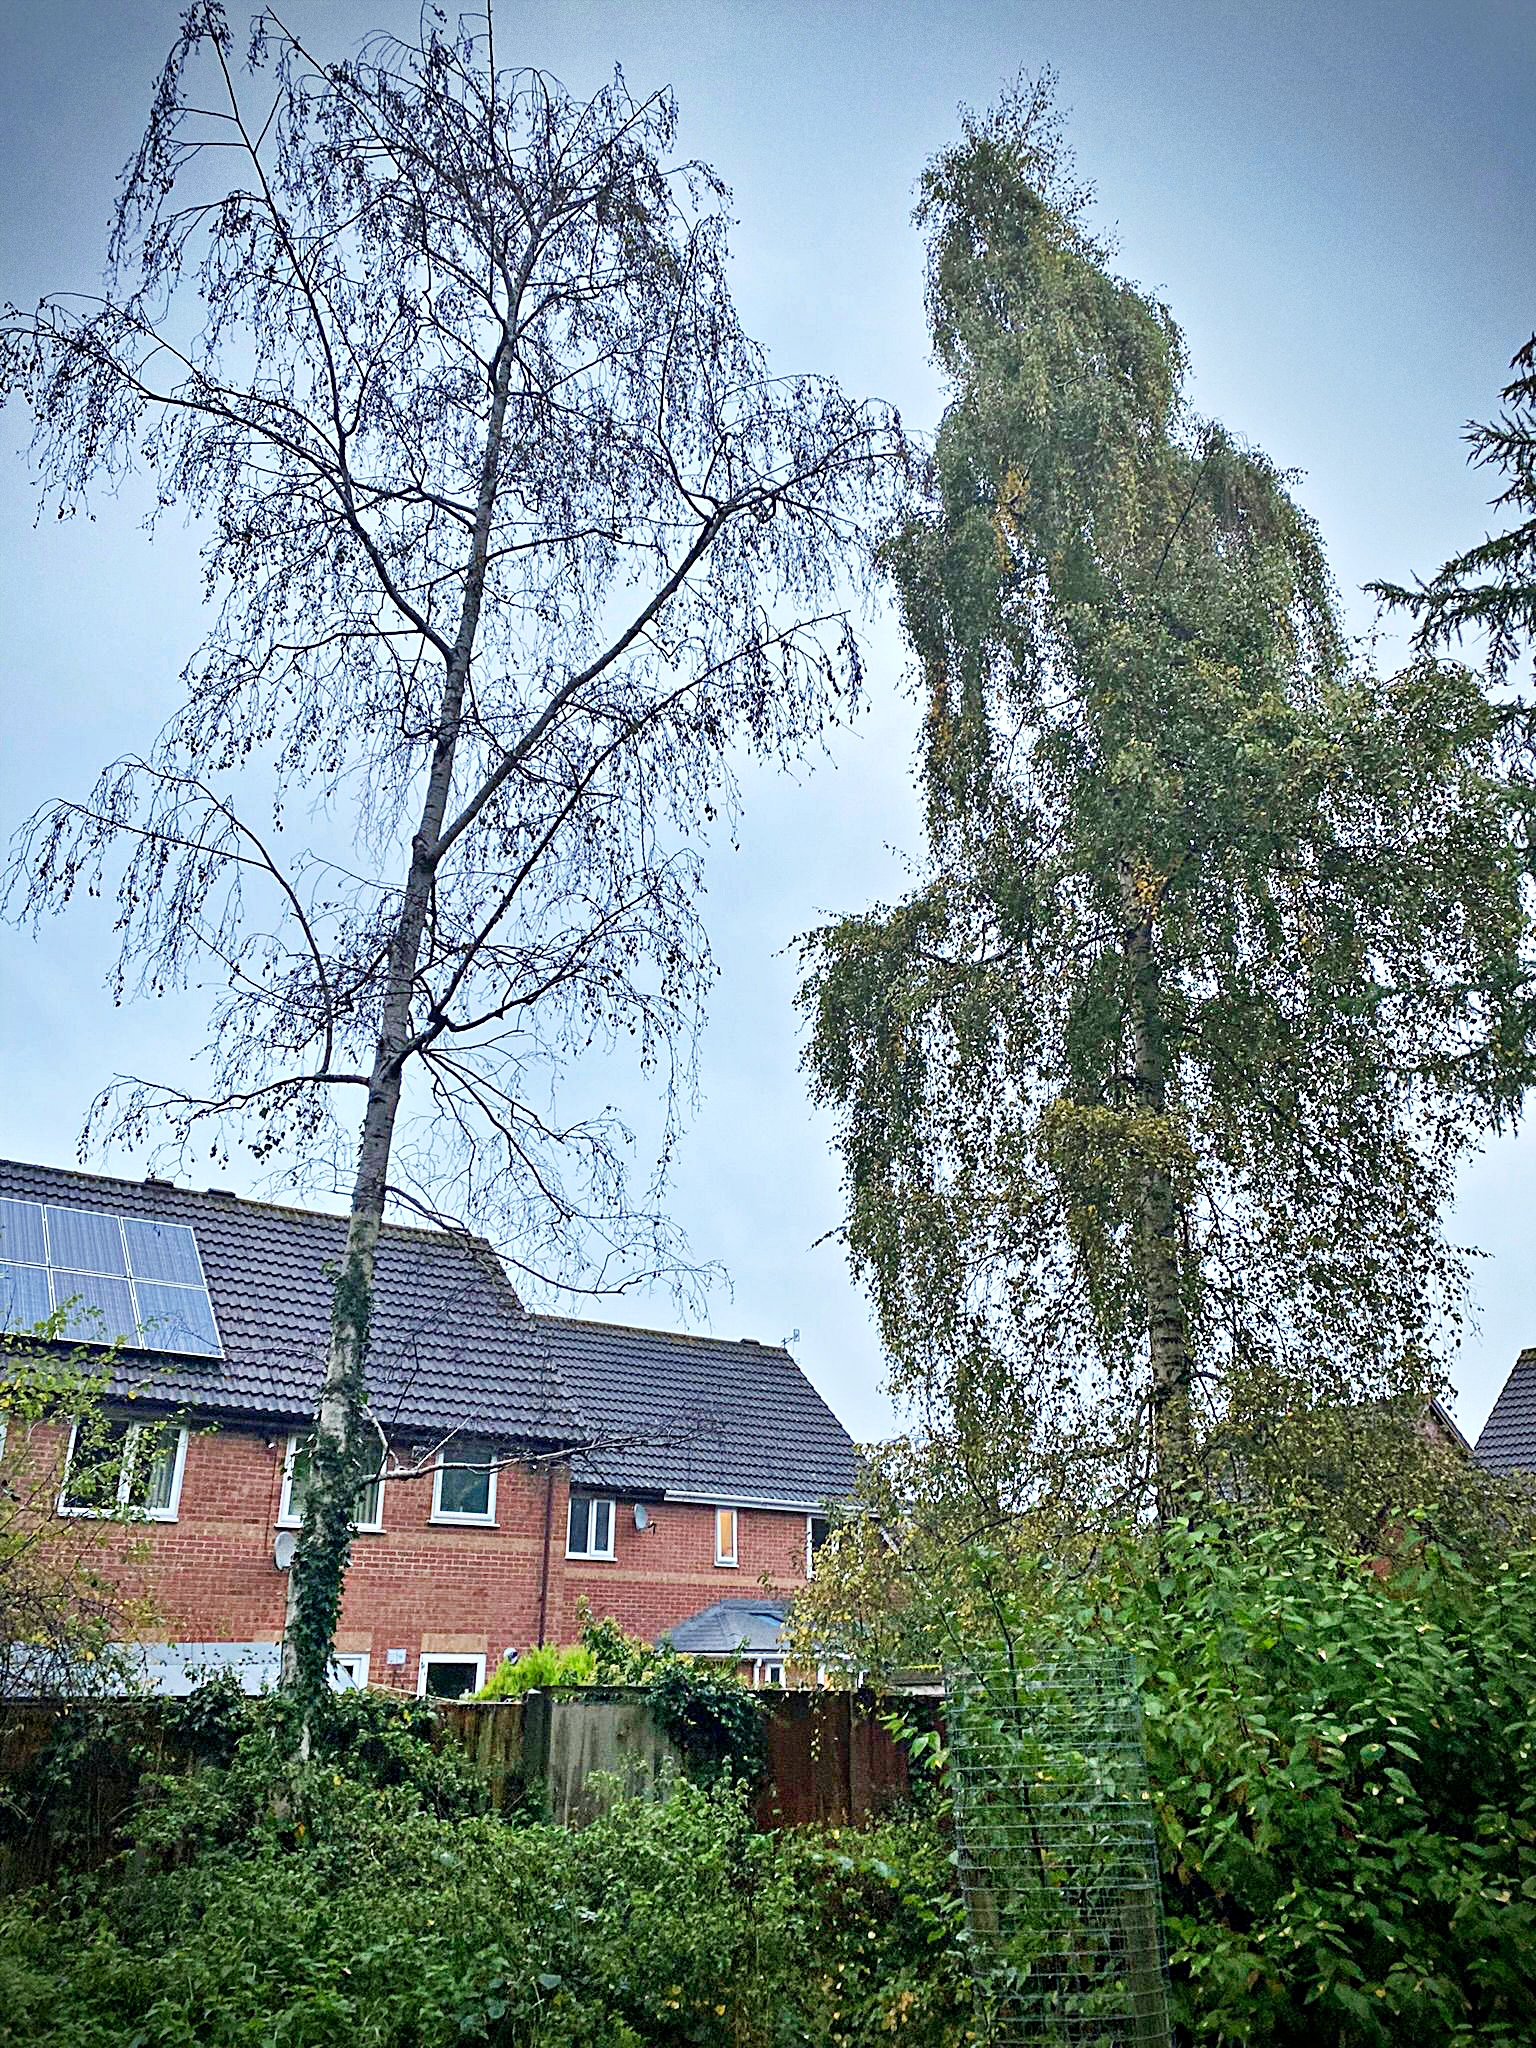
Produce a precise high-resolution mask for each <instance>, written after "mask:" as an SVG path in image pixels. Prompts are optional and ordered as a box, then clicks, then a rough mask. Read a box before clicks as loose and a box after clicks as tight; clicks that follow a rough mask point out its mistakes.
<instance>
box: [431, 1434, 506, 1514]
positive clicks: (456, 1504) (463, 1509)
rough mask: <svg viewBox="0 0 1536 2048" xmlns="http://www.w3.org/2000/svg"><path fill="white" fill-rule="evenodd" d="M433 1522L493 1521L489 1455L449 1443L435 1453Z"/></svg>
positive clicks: (493, 1483) (492, 1476)
mask: <svg viewBox="0 0 1536 2048" xmlns="http://www.w3.org/2000/svg"><path fill="white" fill-rule="evenodd" d="M432 1519H433V1521H434V1522H482V1523H488V1524H489V1523H494V1522H495V1520H496V1464H495V1459H494V1457H493V1456H492V1454H491V1452H490V1451H488V1450H485V1449H483V1448H482V1449H478V1450H477V1449H475V1448H474V1447H473V1446H471V1445H468V1444H448V1445H446V1446H445V1447H444V1448H443V1449H442V1450H440V1451H439V1452H438V1454H437V1472H436V1475H435V1476H434V1478H433V1481H432Z"/></svg>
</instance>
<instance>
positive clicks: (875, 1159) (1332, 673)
mask: <svg viewBox="0 0 1536 2048" xmlns="http://www.w3.org/2000/svg"><path fill="white" fill-rule="evenodd" d="M922 194H923V196H922V202H921V206H920V209H919V219H920V220H921V221H922V222H923V223H924V224H925V226H926V227H927V230H928V234H929V271H928V299H929V315H930V323H931V328H932V332H933V337H934V344H935V350H936V354H937V358H938V361H939V363H940V365H941V367H942V369H943V370H944V372H945V374H946V376H947V377H948V379H949V384H950V401H949V404H948V406H947V408H946V411H945V414H944V419H943V423H942V425H941V427H940V430H939V434H938V439H937V444H936V449H935V456H934V463H933V469H932V474H931V479H930V490H929V494H928V497H927V501H926V503H925V504H924V505H923V507H922V508H921V509H920V510H919V511H917V512H915V513H914V514H913V516H912V517H911V518H910V519H909V520H907V521H906V522H905V524H904V525H903V526H902V528H901V530H900V532H899V533H898V535H897V536H896V538H895V539H894V541H893V542H892V544H891V547H890V550H889V555H888V559H889V563H890V566H891V569H892V572H893V575H894V578H895V582H896V585H897V590H898V595H899V599H900V604H901V609H902V617H903V622H904V626H905V630H906V634H907V638H908V641H909V644H910V647H911V649H912V653H913V657H914V666H915V669H916V673H917V676H918V679H919V681H920V684H921V687H922V689H923V692H924V695H925V719H924V725H923V731H922V754H921V760H922V786H923V791H924V795H925V797H926V803H927V837H928V860H927V866H926V870H925V872H924V874H923V877H922V881H921V886H920V887H919V888H918V889H917V890H916V891H915V892H914V894H913V895H912V896H910V897H909V898H908V899H907V900H906V901H904V902H901V903H899V904H896V905H893V906H887V907H882V908H878V909H876V910H873V911H871V912H869V913H867V914H864V915H858V916H849V917H846V918H844V919H842V920H840V921H838V922H837V923H835V924H832V925H829V926H828V927H826V928H825V929H823V930H822V931H820V932H818V933H816V934H814V935H813V936H812V938H811V939H810V940H809V941H808V945H807V952H808V965H809V969H810V972H809V975H808V979H807V982H806V985H805V990H804V1002H805V1006H806V1009H807V1012H808V1015H809V1017H810V1020H811V1027H812V1029H811V1040H810V1046H809V1053H808V1060H809V1066H810V1071H811V1075H812V1079H813V1084H814V1086H815V1089H816V1091H817V1093H818V1095H819V1097H820V1098H821V1100H822V1101H823V1102H825V1103H826V1104H828V1105H829V1106H830V1107H831V1108H832V1110H833V1111H834V1113H835V1115H836V1116H837V1117H838V1120H839V1138H840V1144H841V1149H842V1153H843V1158H844V1162H845V1168H846V1182H847V1192H848V1222H847V1236H848V1243H849V1247H850V1251H851V1254H852V1257H853V1260H854V1263H855V1266H856V1268H857V1269H858V1270H859V1271H860V1273H861V1274H862V1275H863V1276H864V1277H865V1278H866V1279H867V1281H868V1283H869V1285H870V1288H871V1292H872V1294H873V1297H874V1300H875V1304H876V1307H877V1311H878V1314H879V1319H880V1325H881V1329H882V1332H883V1334H884V1337H885V1341H886V1345H887V1348H888V1352H889V1355H890V1357H891V1359H892V1361H893V1384H894V1386H895V1388H896V1391H897V1392H898V1393H899V1394H902V1395H906V1396H909V1397H911V1398H912V1399H913V1400H914V1401H915V1402H916V1403H918V1404H919V1412H920V1414H921V1415H922V1416H923V1418H924V1422H925V1426H926V1427H927V1429H928V1430H929V1431H930V1432H931V1437H930V1440H931V1441H932V1443H933V1444H934V1445H935V1447H936V1452H937V1454H938V1455H940V1456H942V1457H943V1458H944V1459H945V1460H946V1463H947V1469H951V1470H952V1473H953V1474H954V1475H957V1476H958V1475H961V1474H964V1473H967V1472H971V1471H975V1472H977V1473H980V1474H981V1478H980V1479H978V1480H977V1481H976V1482H975V1483H974V1485H972V1486H971V1487H970V1488H969V1491H970V1492H971V1494H973V1495H976V1496H981V1495H986V1496H989V1497H990V1500H991V1504H992V1506H993V1507H994V1508H995V1511H996V1512H995V1516H994V1520H1003V1519H1007V1518H1009V1517H1011V1516H1014V1515H1017V1513H1018V1512H1019V1511H1020V1510H1021V1509H1022V1508H1026V1507H1028V1508H1033V1509H1036V1510H1039V1511H1040V1512H1042V1513H1044V1514H1047V1515H1048V1516H1052V1517H1054V1518H1056V1522H1057V1525H1058V1526H1059V1525H1060V1524H1061V1523H1062V1522H1065V1523H1067V1524H1068V1525H1072V1524H1074V1523H1079V1524H1080V1523H1081V1521H1082V1520H1083V1518H1084V1517H1085V1516H1087V1515H1089V1514H1090V1513H1092V1512H1093V1511H1095V1510H1106V1511H1110V1512H1116V1511H1127V1510H1129V1511H1132V1512H1139V1511H1140V1510H1141V1508H1142V1506H1143V1504H1144V1503H1146V1504H1155V1506H1156V1508H1157V1509H1158V1511H1159V1512H1160V1513H1161V1514H1162V1515H1163V1516H1164V1517H1168V1516H1170V1515H1173V1514H1175V1513H1177V1512H1178V1511H1179V1508H1180V1503H1181V1502H1182V1501H1187V1500H1188V1499H1189V1498H1190V1496H1191V1494H1192V1492H1193V1491H1195V1490H1197V1489H1198V1488H1200V1487H1201V1486H1211V1485H1217V1486H1222V1487H1226V1488H1228V1489H1230V1488H1232V1487H1234V1486H1246V1485H1256V1484H1260V1483H1262V1484H1264V1485H1266V1486H1267V1485H1269V1484H1270V1483H1273V1484H1274V1485H1275V1486H1276V1487H1277V1488H1279V1489H1280V1490H1282V1491H1284V1490H1285V1489H1286V1488H1287V1486H1289V1485H1290V1484H1293V1483H1295V1482H1296V1481H1297V1479H1298V1477H1299V1475H1300V1474H1301V1473H1302V1471H1303V1469H1304V1468H1305V1467H1307V1466H1308V1465H1309V1464H1310V1465H1312V1466H1315V1467H1319V1468H1321V1467H1325V1466H1330V1465H1337V1466H1339V1467H1341V1468H1342V1473H1341V1476H1342V1478H1343V1480H1344V1481H1345V1483H1346V1484H1347V1483H1349V1481H1350V1480H1351V1479H1353V1480H1354V1481H1355V1482H1356V1491H1357V1492H1360V1493H1364V1492H1366V1491H1368V1490H1369V1487H1370V1486H1371V1485H1373V1484H1374V1483H1375V1478H1374V1477H1372V1476H1369V1475H1368V1465H1367V1463H1366V1462H1364V1461H1362V1460H1361V1459H1359V1458H1358V1457H1357V1456H1356V1455H1355V1453H1354V1451H1353V1450H1352V1449H1351V1447H1350V1442H1349V1431H1350V1429H1352V1428H1354V1427H1355V1425H1357V1424H1358V1422H1359V1420H1360V1418H1361V1417H1362V1416H1363V1415H1371V1414H1386V1413H1387V1412H1388V1411H1389V1410H1390V1411H1391V1412H1392V1413H1393V1415H1394V1417H1395V1420H1396V1423H1397V1424H1398V1425H1399V1426H1401V1427H1402V1429H1403V1434H1402V1436H1401V1437H1400V1438H1399V1439H1398V1441H1399V1442H1400V1443H1402V1444H1405V1445H1406V1444H1408V1443H1410V1442H1411V1441H1412V1440H1413V1438H1414V1436H1415V1435H1416V1433H1417V1431H1418V1429H1419V1426H1420V1424H1421V1422H1422V1418H1423V1413H1424V1405H1425V1403H1426V1402H1427V1401H1428V1399H1429V1398H1430V1397H1431V1396H1432V1395H1433V1394H1434V1393H1435V1392H1436V1391H1437V1390H1438V1389H1440V1388H1442V1387H1443V1384H1444V1362H1445V1358H1446V1355H1447V1350H1448V1348H1449V1346H1450V1345H1451V1344H1452V1343H1454V1340H1455V1319H1456V1316H1457V1313H1458V1311H1459V1308H1460V1305H1461V1299H1462V1289H1463V1283H1464V1266H1463V1262H1462V1258H1461V1255H1460V1254H1459V1253H1458V1252H1457V1250H1456V1249H1455V1248H1454V1247H1453V1246H1451V1245H1450V1244H1448V1243H1447V1241H1446V1238H1445V1235H1444V1231H1443V1217H1444V1213H1445V1209H1446V1205H1447V1202H1448V1199H1449V1196H1450V1193H1451V1188H1452V1181H1453V1174H1454V1170H1455V1167H1456V1164H1457V1162H1458V1160H1460V1159H1461V1158H1463V1157H1464V1156H1465V1155H1466V1153H1467V1152H1468V1150H1469V1148H1471V1147H1473V1146H1475V1144H1476V1143H1477V1140H1478V1138H1479V1136H1480V1135H1481V1134H1482V1133H1485V1132H1487V1131H1489V1130H1490V1129H1493V1128H1495V1127H1497V1126H1499V1125H1500V1124H1506V1125H1507V1124H1508V1123H1510V1122H1512V1121H1513V1120H1514V1119H1515V1118H1516V1117H1517V1116H1518V1114H1519V1111H1520V1108H1521V1105H1522V1102H1523V1099H1524V1093H1525V1090H1526V1088H1527V1086H1528V1085H1529V1083H1530V1080H1531V1078H1532V1075H1533V1060H1532V1054H1533V1050H1536V1042H1533V1035H1532V1018H1533V1015H1536V1012H1533V1009H1532V1004H1531V991H1532V989H1533V987H1536V944H1533V926H1532V916H1531V912H1532V903H1531V897H1530V888H1529V880H1528V877H1527V876H1526V874H1525V864H1524V860H1523V857H1522V852H1521V847H1520V844H1519V833H1518V830H1517V822H1518V819H1519V817H1520V815H1521V810H1522V807H1523V806H1524V805H1526V804H1528V803H1529V799H1530V791H1531V787H1532V784H1533V781H1536V774H1533V757H1532V751H1531V746H1530V728H1529V723H1528V718H1527V717H1526V715H1525V714H1522V713H1521V712H1520V710H1519V707H1518V706H1512V705H1502V704H1500V703H1499V702H1497V701H1496V700H1495V699H1494V698H1493V697H1492V696H1490V694H1489V692H1488V691H1487V690H1486V688H1485V687H1484V684H1483V682H1482V679H1481V678H1479V677H1478V676H1476V675H1474V674H1472V673H1470V672H1469V671H1467V670H1466V669H1464V668H1461V667H1457V666H1453V665H1450V664H1447V663H1444V662H1439V661H1436V660H1434V659H1432V658H1429V656H1428V655H1426V656H1425V657H1423V658H1420V659H1417V660H1415V661H1414V662H1413V663H1412V664H1411V665H1410V666H1409V667H1407V668H1406V669H1405V670H1404V671H1403V672H1402V673H1400V674H1397V675H1391V676H1382V675H1379V674H1376V673H1374V672H1372V671H1371V670H1370V669H1369V668H1368V667H1365V666H1363V665H1361V664H1360V663H1359V662H1358V661H1357V660H1356V659H1355V658H1354V656H1353V654H1352V651H1351V649H1350V648H1349V646H1348V644H1347V642H1346V640H1345V636H1344V634H1343V631H1342V628H1341V624H1340V620H1339V617H1338V613H1337V607H1336V601H1335V596H1334V592H1333V589H1332V586H1331V583H1330V580H1329V576H1328V571H1327V565H1326V561H1325V558H1324V554H1323V549H1322V545H1321V542H1320V539H1319V536H1318V535H1317V533H1316V531H1315V530H1314V528H1313V526H1312V524H1311V522H1310V521H1309V520H1308V518H1307V517H1306V515H1305V514H1304V513H1303V512H1302V511H1301V509H1300V508H1299V507H1298V506H1297V504H1296V503H1295V501H1294V499H1293V498H1292V496H1291V494H1290V491H1289V489H1288V488H1287V483H1288V480H1287V479H1286V478H1285V477H1284V476H1283V475H1282V474H1281V473H1280V472H1279V471H1278V470H1277V469H1276V468H1275V466H1274V465H1273V463H1271V462H1270V461H1269V460H1268V459H1267V458H1266V457H1265V456H1264V455H1263V454H1262V453H1260V452H1259V451H1257V450H1254V449H1251V448H1247V447H1244V446H1243V445H1242V444H1240V443H1239V442H1238V441H1237V440H1236V439H1234V437H1233V436H1231V435H1230V434H1228V433H1227V432H1225V431H1224V430H1223V429H1222V428H1221V427H1220V426H1218V425H1216V424H1214V423H1211V422H1206V421H1202V420H1200V419H1198V418H1197V417H1196V416H1195V415H1194V414H1193V412H1192V410H1191V409H1190V407H1189V405H1188V403H1187V400H1186V398H1185V396H1184V393H1183V390H1182V385H1183V381H1184V375H1185V368H1186V362H1185V351H1184V346H1183V342H1182V339H1181V337H1180V334H1179V332H1178V329H1177V327H1176V326H1175V324H1174V321H1173V319H1172V317H1171V315H1170V314H1169V312H1168V310H1167V309H1166V307H1164V306H1162V305H1161V304H1159V303H1158V302H1157V301H1156V300H1154V299H1152V298H1150V297H1148V296H1147V295H1146V294H1145V293H1143V292H1141V291H1139V290H1138V289H1136V288H1135V286H1133V285H1132V284H1130V283H1128V282H1127V281H1125V280H1124V279H1123V278H1120V277H1118V276H1116V275H1115V273H1114V271H1113V269H1112V267H1111V263H1110V258H1109V253H1108V251H1107V250H1106V249H1105V248H1104V247H1103V246H1102V245H1101V244H1100V243H1098V242H1096V241H1095V239H1094V238H1093V236H1092V235H1091V234H1090V232H1089V231H1088V228H1087V225H1086V220H1085V195H1084V193H1083V192H1082V191H1081V189H1079V188H1078V187H1077V186H1076V184H1075V182H1074V179H1073V175H1072V171H1071V164H1070V159H1069V157H1068V155H1067V152H1066V150H1065V146H1064V144H1063V141H1062V137H1061V133H1060V129H1059V123H1058V121H1057V118H1056V116H1055V114H1054V111H1053V108H1052V104H1051V98H1050V92H1049V87H1048V84H1047V85H1043V86H1040V87H1031V88H1026V89H1023V90H1021V91H1020V92H1017V93H1015V94H1013V95H1011V96H1009V97H1008V98H1007V99H1005V100H1004V102H1003V103H1002V105H1001V106H1000V107H999V108H998V109H997V110H996V112H995V113H993V114H992V115H991V116H989V117H986V118H984V119H971V120H969V121H968V123H967V128H966V133H965V135H964V137H963V139H962V140H961V141H960V142H958V143H957V144H956V145H955V146H954V147H953V148H951V149H948V150H946V151H944V152H943V153H942V154H941V155H940V156H939V157H938V158H937V159H936V160H935V162H934V163H933V164H932V165H931V166H930V167H929V169H928V171H927V173H926V174H925V177H924V180H923V187H922ZM1335 1429H1337V1431H1338V1432H1341V1433H1340V1434H1339V1435H1338V1440H1337V1443H1336V1444H1335V1445H1334V1448H1333V1449H1332V1450H1328V1449H1327V1448H1326V1447H1325V1446H1324V1445H1323V1444H1322V1443H1321V1442H1320V1437H1321V1436H1322V1435H1324V1434H1326V1433H1328V1432H1329V1431H1331V1430H1335ZM1377 1476H1379V1475H1377ZM1330 1483H1331V1482H1330ZM940 1491H941V1492H942V1491H943V1489H940ZM1381 1504H1382V1503H1381V1501H1380V1499H1379V1498H1378V1499H1377V1501H1376V1503H1375V1505H1376V1506H1378V1507H1379V1506H1380V1505H1381ZM1407 1504H1408V1505H1412V1502H1409V1503H1407ZM1360 1505H1361V1508H1362V1511H1367V1510H1368V1508H1369V1504H1368V1503H1365V1502H1363V1501H1362V1502H1361V1503H1360ZM1367 1519H1368V1513H1367Z"/></svg>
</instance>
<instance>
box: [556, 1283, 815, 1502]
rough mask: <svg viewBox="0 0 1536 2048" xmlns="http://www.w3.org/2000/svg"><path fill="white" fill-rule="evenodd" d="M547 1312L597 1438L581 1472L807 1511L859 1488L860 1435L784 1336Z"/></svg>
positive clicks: (600, 1479) (633, 1485)
mask: <svg viewBox="0 0 1536 2048" xmlns="http://www.w3.org/2000/svg"><path fill="white" fill-rule="evenodd" d="M538 1320H539V1323H540V1326H541V1327H542V1328H543V1329H544V1331H545V1332H546V1333H547V1335H548V1338H549V1343H550V1348H551V1351H552V1353H553V1356H554V1360H555V1364H556V1366H557V1367H558V1369H559V1371H560V1375H561V1378H562V1379H563V1380H564V1381H565V1383H566V1385H567V1386H568V1387H569V1388H570V1389H571V1393H572V1396H573V1398H574V1400H575V1402H576V1405H577V1407H578V1408H580V1410H581V1412H582V1414H583V1415H584V1416H585V1417H586V1420H587V1422H588V1424H589V1426H590V1427H591V1429H592V1431H593V1434H594V1436H596V1437H597V1438H598V1439H599V1446H598V1448H596V1449H595V1450H593V1452H592V1453H591V1454H590V1455H589V1456H588V1457H586V1458H585V1459H583V1460H580V1461H579V1462H578V1464H577V1466H576V1468H575V1475H574V1476H575V1478H576V1480H577V1482H578V1483H585V1484H587V1485H590V1486H606V1487H609V1488H611V1489H612V1490H613V1491H615V1492H617V1493H630V1494H632V1493H642V1494H654V1495H662V1494H671V1495H672V1496H674V1497H676V1496H678V1495H687V1494H690V1493H691V1494H698V1495H700V1496H702V1497H703V1498H705V1499H709V1500H720V1501H725V1502H734V1503H736V1504H737V1505H739V1506H750V1505H751V1504H752V1503H753V1502H754V1501H758V1502H762V1503H764V1504H765V1505H766V1504H770V1503H771V1504H772V1505H775V1506H779V1507H796V1508H804V1509H807V1510H809V1509H812V1508H817V1507H820V1506H821V1505H822V1503H823V1502H825V1501H828V1500H835V1499H841V1498H843V1497H844V1496H845V1495H847V1494H848V1493H849V1492H851V1491H852V1488H853V1481H854V1449H853V1439H852V1438H851V1437H850V1436H849V1434H848V1432H847V1430H845V1429H844V1428H843V1425H842V1424H841V1423H840V1422H839V1421H838V1419H837V1417H836V1416H835V1415H834V1414H833V1413H832V1410H831V1409H830V1408H829V1407H828V1406H827V1404H826V1402H825V1401H823V1400H822V1398H821V1396H820V1395H819V1394H818V1393H817V1391H816V1389H815V1388H814V1387H813V1386H812V1385H811V1383H810V1381H809V1380H808V1379H807V1378H806V1376H805V1374H804V1373H803V1372H802V1371H801V1370H800V1367H799V1366H798V1365H797V1364H796V1363H795V1361H794V1359H793V1358H791V1357H790V1355H789V1353H788V1352H787V1351H786V1350H785V1349H784V1348H783V1347H782V1345H778V1344H755V1343H752V1342H750V1341H746V1342H736V1343H732V1342H731V1341H730V1340H729V1339H727V1338H722V1337H692V1336H683V1335H680V1334H678V1333H677V1332H674V1331H670V1330H638V1329H629V1328H625V1327H623V1326H622V1325H619V1324H615V1323H592V1322H577V1321H574V1320H570V1319H568V1318H566V1317H563V1316H540V1317H539V1319H538Z"/></svg>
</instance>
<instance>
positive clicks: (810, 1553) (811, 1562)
mask: <svg viewBox="0 0 1536 2048" xmlns="http://www.w3.org/2000/svg"><path fill="white" fill-rule="evenodd" d="M818 1522H825V1523H827V1535H828V1536H830V1535H831V1533H832V1528H831V1523H830V1522H829V1521H828V1518H827V1517H826V1516H825V1515H807V1516H806V1518H805V1576H806V1578H807V1579H814V1578H815V1576H816V1552H815V1549H814V1548H813V1546H812V1543H811V1533H812V1531H813V1530H814V1529H815V1527H816V1524H817V1523H818ZM821 1540H822V1542H823V1543H825V1542H826V1540H827V1538H826V1536H823V1538H822V1539H821Z"/></svg>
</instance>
